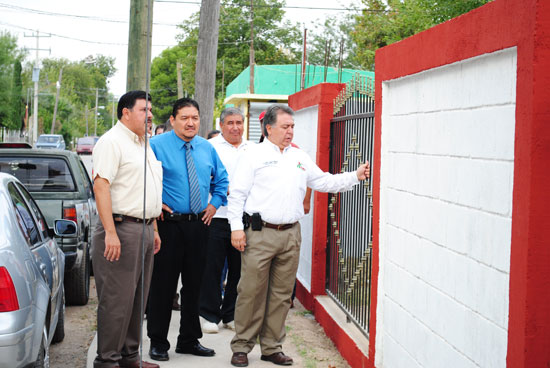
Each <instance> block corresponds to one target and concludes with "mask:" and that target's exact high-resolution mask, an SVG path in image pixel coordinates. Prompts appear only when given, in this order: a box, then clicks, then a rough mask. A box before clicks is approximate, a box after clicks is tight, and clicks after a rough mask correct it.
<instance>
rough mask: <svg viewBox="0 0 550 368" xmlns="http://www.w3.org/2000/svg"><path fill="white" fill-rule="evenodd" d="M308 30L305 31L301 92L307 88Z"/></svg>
mask: <svg viewBox="0 0 550 368" xmlns="http://www.w3.org/2000/svg"><path fill="white" fill-rule="evenodd" d="M306 46H307V28H305V29H304V51H303V52H302V78H301V80H300V90H303V89H304V88H305V81H306V63H307V48H306Z"/></svg>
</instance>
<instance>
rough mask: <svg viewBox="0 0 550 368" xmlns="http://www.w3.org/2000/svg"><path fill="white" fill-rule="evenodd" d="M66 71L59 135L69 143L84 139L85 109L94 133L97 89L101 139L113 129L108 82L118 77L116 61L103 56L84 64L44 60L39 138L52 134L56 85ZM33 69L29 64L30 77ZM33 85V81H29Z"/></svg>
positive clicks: (92, 58)
mask: <svg viewBox="0 0 550 368" xmlns="http://www.w3.org/2000/svg"><path fill="white" fill-rule="evenodd" d="M61 69H63V73H62V78H61V89H60V94H59V102H58V107H57V117H56V120H57V122H59V123H60V124H59V123H58V124H59V125H56V128H55V131H56V133H61V134H63V135H64V136H65V140H66V142H71V141H72V138H73V137H81V136H83V135H84V134H85V132H86V122H85V109H86V106H88V121H89V134H93V132H94V121H95V119H94V107H95V96H96V89H98V92H99V93H98V96H99V101H98V105H99V106H100V107H103V108H100V109H98V128H97V131H98V135H100V134H102V133H103V132H104V131H106V130H107V129H108V128H109V127H110V126H111V110H110V106H111V100H112V95H111V94H109V92H108V88H107V79H108V78H109V77H111V76H113V75H114V73H115V71H116V69H115V68H114V58H112V57H107V56H103V55H96V56H89V57H87V58H85V59H84V60H80V61H69V60H67V59H63V58H61V59H55V58H51V59H43V60H42V68H41V72H40V81H39V90H40V101H39V109H38V110H39V111H38V116H39V134H41V133H49V132H50V129H51V124H52V119H53V109H54V104H55V95H56V82H57V80H58V78H59V71H60V70H61ZM31 70H32V65H30V64H28V65H27V67H26V73H27V75H28V76H30V73H31ZM26 80H27V83H30V78H27V79H26Z"/></svg>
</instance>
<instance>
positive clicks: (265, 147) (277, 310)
mask: <svg viewBox="0 0 550 368" xmlns="http://www.w3.org/2000/svg"><path fill="white" fill-rule="evenodd" d="M263 130H264V135H265V137H266V139H265V140H264V141H263V142H262V143H260V144H257V145H254V146H251V147H250V149H248V151H247V152H246V155H241V156H240V157H239V161H238V163H237V167H236V169H235V172H234V173H233V179H232V180H231V181H230V185H229V197H228V216H227V217H228V219H229V223H230V224H231V243H232V244H233V246H234V247H235V248H236V249H237V250H239V251H241V252H242V258H241V262H242V265H241V280H240V282H239V286H238V297H237V303H236V308H235V337H234V338H233V340H232V341H231V350H232V351H233V356H232V358H231V364H232V365H234V366H237V367H246V366H247V365H248V356H247V354H248V353H249V352H250V351H251V350H252V349H253V347H254V345H255V344H256V340H257V338H258V337H259V340H260V346H261V353H262V355H261V359H262V360H265V361H270V362H272V363H274V364H277V365H291V364H292V363H293V361H292V358H290V357H289V356H287V355H285V354H284V353H283V352H282V344H283V340H284V338H285V319H286V316H287V314H288V310H289V308H290V296H291V294H292V289H293V287H294V282H295V279H296V270H297V269H298V259H299V256H300V243H301V240H302V239H301V235H300V224H299V223H298V220H300V218H302V217H303V216H304V207H303V204H302V203H303V200H304V196H305V194H306V188H307V187H310V188H312V189H314V190H317V191H321V192H339V191H344V190H351V189H352V188H353V186H354V185H356V184H358V183H359V181H360V180H365V179H366V178H367V177H368V176H369V164H368V163H365V164H363V165H361V166H359V168H358V169H357V171H356V172H347V173H342V174H337V175H332V174H329V173H325V172H323V171H321V169H320V168H319V167H318V166H317V165H316V164H315V162H313V160H312V159H311V158H310V157H309V155H308V154H307V153H305V152H304V151H302V150H300V149H299V148H296V147H292V146H291V142H292V138H293V136H294V111H292V109H291V108H289V107H288V106H286V105H279V104H275V105H271V106H270V107H269V108H268V109H267V110H266V113H265V116H264V126H263ZM243 213H245V216H246V215H248V216H249V217H250V220H249V222H250V227H249V228H247V229H246V230H244V225H243V222H242V217H243Z"/></svg>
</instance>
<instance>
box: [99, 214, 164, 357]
mask: <svg viewBox="0 0 550 368" xmlns="http://www.w3.org/2000/svg"><path fill="white" fill-rule="evenodd" d="M142 226H143V224H139V223H134V222H121V223H116V232H117V235H118V238H119V240H120V245H121V255H120V259H119V260H118V261H113V262H109V261H107V260H106V259H105V257H104V256H103V252H104V251H105V229H104V228H103V225H102V224H101V221H98V224H97V226H96V228H95V232H94V239H93V242H94V243H93V244H94V248H93V251H92V262H93V267H94V276H95V283H96V287H97V296H98V299H99V304H98V308H97V357H96V359H95V361H94V368H107V367H115V366H116V367H118V363H119V362H120V363H124V364H129V363H131V362H139V355H138V353H139V341H140V325H141V316H142V313H143V312H142V310H141V297H142V293H141V290H142V288H141V275H142V269H141V241H142V232H143V227H142ZM152 272H153V225H152V224H150V225H147V229H146V232H145V268H144V269H143V275H144V277H145V278H144V288H143V296H144V300H143V308H145V305H146V303H147V295H148V293H149V282H150V280H151V274H152Z"/></svg>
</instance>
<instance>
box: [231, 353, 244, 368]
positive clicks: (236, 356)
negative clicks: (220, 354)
mask: <svg viewBox="0 0 550 368" xmlns="http://www.w3.org/2000/svg"><path fill="white" fill-rule="evenodd" d="M231 364H232V365H234V366H235V367H247V366H248V356H247V354H246V353H233V356H232V357H231Z"/></svg>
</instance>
